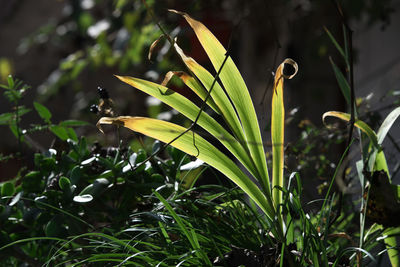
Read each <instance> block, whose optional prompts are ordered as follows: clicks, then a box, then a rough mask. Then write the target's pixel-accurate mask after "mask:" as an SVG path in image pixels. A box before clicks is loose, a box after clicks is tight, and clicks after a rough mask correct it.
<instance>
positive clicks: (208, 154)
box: [97, 116, 275, 219]
mask: <svg viewBox="0 0 400 267" xmlns="http://www.w3.org/2000/svg"><path fill="white" fill-rule="evenodd" d="M97 124H98V125H101V124H114V125H118V126H124V127H126V128H129V129H131V130H132V131H135V132H139V133H142V134H144V135H147V136H150V137H152V138H155V139H158V140H160V141H162V142H164V143H169V142H171V141H172V140H173V139H175V138H176V137H178V136H179V135H180V134H182V133H183V132H185V131H186V129H185V128H183V127H181V126H179V125H176V124H173V123H170V122H166V121H161V120H156V119H151V118H143V117H129V116H121V117H116V118H110V117H103V118H101V119H100V120H99V121H98V123H97ZM193 138H195V144H196V147H197V148H196V147H195V145H194V143H193V142H194V140H193ZM171 146H174V147H176V148H177V149H179V150H182V151H183V152H185V153H187V154H189V155H192V156H196V155H197V154H198V158H199V159H200V160H202V161H204V162H205V163H207V164H209V165H210V166H212V167H214V168H215V169H217V170H219V171H220V172H221V173H223V174H224V175H225V176H226V177H228V178H229V179H231V180H232V181H233V182H234V183H235V184H236V185H238V186H239V187H240V188H241V189H242V190H243V191H244V192H245V193H246V194H248V195H249V197H250V198H251V199H252V200H253V201H254V202H256V203H257V205H258V206H259V207H260V208H261V209H262V210H263V211H264V213H265V214H266V215H267V216H268V217H269V218H270V219H273V218H274V216H275V214H274V210H273V207H272V205H271V204H272V203H268V201H267V199H266V197H265V195H264V194H263V193H262V192H261V190H260V189H259V188H258V187H257V185H255V184H254V182H252V181H251V179H250V178H249V177H247V176H246V175H245V174H244V173H243V172H242V171H241V170H240V169H239V167H238V166H237V165H236V164H235V163H234V162H233V161H232V160H231V159H229V158H228V157H227V156H226V155H225V154H224V153H222V152H221V151H219V150H218V149H217V148H216V147H214V146H213V145H211V144H210V143H209V142H208V141H206V140H204V139H203V138H202V137H201V136H199V135H197V134H196V133H193V132H192V131H188V132H186V133H185V134H183V135H182V136H180V137H179V138H178V139H176V140H175V141H174V142H173V143H172V144H171ZM197 149H198V150H197Z"/></svg>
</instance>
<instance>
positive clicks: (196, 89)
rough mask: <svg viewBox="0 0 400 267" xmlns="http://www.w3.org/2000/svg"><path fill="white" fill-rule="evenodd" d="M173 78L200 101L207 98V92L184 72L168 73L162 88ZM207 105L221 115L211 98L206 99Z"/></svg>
mask: <svg viewBox="0 0 400 267" xmlns="http://www.w3.org/2000/svg"><path fill="white" fill-rule="evenodd" d="M173 76H176V77H178V78H179V79H181V81H182V82H183V83H184V84H186V86H187V87H189V88H190V89H191V90H192V91H193V92H194V93H195V94H196V95H198V96H199V97H200V98H201V100H203V101H204V100H205V99H206V97H207V90H206V89H205V88H204V87H203V86H202V85H201V84H200V83H199V82H198V81H197V80H196V79H195V78H193V77H192V76H190V75H189V74H187V73H186V72H184V71H169V72H168V73H167V74H166V75H165V78H164V80H163V82H162V83H161V85H163V86H167V85H168V83H169V81H170V80H171V79H172V77H173ZM207 104H208V105H209V106H210V107H211V108H212V109H213V110H214V111H215V112H216V113H217V114H221V111H220V110H219V108H218V106H217V105H216V104H215V102H214V100H213V99H212V97H208V99H207Z"/></svg>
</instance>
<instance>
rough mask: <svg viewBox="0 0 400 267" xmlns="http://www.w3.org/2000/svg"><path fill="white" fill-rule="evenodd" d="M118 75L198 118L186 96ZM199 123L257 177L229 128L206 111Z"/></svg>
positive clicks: (159, 86)
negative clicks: (226, 128)
mask: <svg viewBox="0 0 400 267" xmlns="http://www.w3.org/2000/svg"><path fill="white" fill-rule="evenodd" d="M116 77H117V78H118V79H120V80H121V81H123V82H125V83H127V84H129V85H131V86H133V87H135V88H137V89H139V90H141V91H143V92H145V93H147V94H149V95H151V96H154V97H155V98H157V99H159V100H161V101H162V102H164V103H165V104H167V105H169V106H171V107H172V108H174V109H176V110H177V111H179V112H180V113H182V114H183V115H184V116H186V117H187V118H188V119H190V120H192V121H194V120H195V119H196V117H197V114H198V113H199V112H200V109H199V108H198V107H197V106H196V105H195V104H193V103H192V102H191V101H190V100H188V99H187V98H186V97H184V96H182V95H180V94H178V93H176V92H174V91H172V90H171V89H169V88H167V87H165V86H162V85H159V84H156V83H152V82H149V81H145V80H142V79H137V78H133V77H128V76H116ZM197 124H198V125H200V126H201V127H202V128H203V129H204V130H206V131H208V132H209V133H210V134H211V135H213V136H215V138H217V139H218V140H219V141H220V142H221V143H222V144H223V145H224V146H225V147H226V148H227V149H228V150H229V151H230V152H231V153H232V154H233V155H234V156H235V157H236V158H237V159H238V160H239V161H240V162H241V163H242V164H243V166H245V167H246V168H247V169H248V170H249V172H250V173H251V174H252V175H254V177H257V174H258V172H257V169H256V167H255V165H254V163H253V162H252V161H251V159H250V158H249V156H248V154H247V152H246V150H245V149H244V148H243V147H242V144H241V143H240V141H239V142H238V140H236V139H235V138H234V137H233V136H232V135H231V134H230V133H229V132H228V131H227V130H225V129H224V128H223V127H222V126H221V125H220V124H219V123H218V122H216V121H215V120H214V119H213V118H212V117H211V116H209V115H208V114H207V113H205V112H202V113H201V115H200V117H199V119H198V121H197Z"/></svg>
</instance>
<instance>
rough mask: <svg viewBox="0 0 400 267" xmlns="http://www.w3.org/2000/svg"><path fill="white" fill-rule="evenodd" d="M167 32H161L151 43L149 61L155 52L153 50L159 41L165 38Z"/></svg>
mask: <svg viewBox="0 0 400 267" xmlns="http://www.w3.org/2000/svg"><path fill="white" fill-rule="evenodd" d="M165 37H166V36H165V34H161V35H160V36H159V37H158V38H157V39H156V40H155V41H154V42H153V43H152V44H151V45H150V48H149V53H148V55H147V58H148V59H149V61H151V56H152V54H153V50H154V49H155V48H156V47H157V45H158V43H159V42H160V41H161V40H162V39H163V38H165Z"/></svg>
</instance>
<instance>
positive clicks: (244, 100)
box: [98, 11, 297, 242]
mask: <svg viewBox="0 0 400 267" xmlns="http://www.w3.org/2000/svg"><path fill="white" fill-rule="evenodd" d="M173 12H175V13H178V14H181V15H182V16H183V17H184V18H185V19H186V21H187V22H188V23H189V25H190V26H191V27H192V28H193V30H194V31H195V33H196V35H197V37H198V39H199V41H200V43H201V44H202V46H203V48H204V49H205V51H206V53H207V54H208V56H209V58H210V60H211V62H212V64H213V66H214V69H215V71H216V72H217V75H216V76H215V77H214V76H213V75H211V74H210V73H209V72H208V71H207V70H206V69H204V68H203V67H201V66H200V65H199V64H197V63H196V62H195V61H194V59H192V58H189V57H187V56H186V55H185V54H184V52H183V51H182V50H181V49H180V47H179V46H178V44H177V43H176V41H172V40H171V42H172V43H173V45H174V47H175V50H176V52H177V53H178V54H179V56H180V57H181V59H182V60H183V62H184V63H185V64H186V66H187V68H188V69H189V71H190V72H191V73H192V74H193V76H190V75H188V74H184V75H178V76H179V77H180V78H181V79H182V81H183V82H184V83H185V84H187V85H188V86H189V87H190V88H192V89H193V91H194V92H196V93H197V94H198V95H199V96H200V97H201V98H202V99H203V101H204V102H203V103H207V104H209V106H210V107H211V108H213V109H214V110H215V111H216V112H217V113H218V114H220V115H221V117H222V118H223V119H224V121H225V122H226V124H227V125H228V127H229V129H228V130H227V129H225V128H224V127H223V126H222V125H221V124H219V123H218V122H217V121H216V120H215V119H213V118H212V117H211V116H209V115H208V114H207V113H206V112H205V111H204V106H203V107H201V108H199V107H197V106H196V105H195V104H193V103H192V102H191V101H190V100H189V99H187V98H185V97H183V96H182V95H180V94H178V93H176V92H173V91H172V90H171V89H168V88H167V87H165V86H163V85H159V84H155V83H152V82H148V81H144V80H141V79H137V78H131V77H121V76H117V77H118V78H119V79H120V80H122V81H124V82H126V83H128V84H130V85H132V86H133V87H136V88H138V89H139V90H142V91H144V92H146V93H148V94H150V95H152V96H154V97H156V98H158V99H160V100H161V101H163V102H164V103H166V104H168V105H170V106H171V107H173V108H175V109H176V110H178V111H179V112H181V113H182V114H183V115H185V116H186V117H187V118H189V119H190V120H192V121H193V122H194V123H193V125H194V124H198V125H199V126H201V127H202V128H203V129H204V130H206V131H207V132H209V133H210V134H211V135H212V136H214V137H215V138H217V139H218V140H219V141H220V142H221V143H222V144H223V145H224V146H225V147H226V148H227V149H228V150H229V151H230V152H231V153H232V154H233V155H234V156H235V158H236V159H237V160H238V161H239V162H240V163H241V164H243V166H245V167H246V168H247V170H248V171H249V172H250V173H251V174H252V175H253V176H254V177H255V178H256V179H257V181H258V183H259V184H260V185H261V189H260V188H259V187H258V185H257V184H256V183H254V182H253V181H252V180H251V178H250V177H248V176H246V175H245V174H244V173H243V172H242V171H241V170H240V169H239V167H238V166H237V165H236V163H234V162H233V161H232V160H230V159H229V158H228V157H227V156H226V155H225V154H224V153H222V152H221V151H220V150H218V149H217V148H216V147H215V146H213V145H212V144H210V143H209V142H208V141H207V140H205V139H204V138H202V137H201V136H200V135H198V134H196V133H195V132H194V131H192V127H193V126H192V127H190V128H189V129H185V128H183V127H181V126H178V125H176V124H172V123H169V122H164V121H160V120H155V119H150V118H141V117H116V118H110V117H103V118H101V119H100V120H99V122H98V125H100V124H116V125H119V126H124V127H127V128H129V129H131V130H134V131H136V132H140V133H143V134H145V135H148V136H150V137H153V138H156V139H159V140H161V141H163V142H165V143H167V144H168V145H172V146H174V147H176V148H178V149H180V150H182V151H184V152H185V153H188V154H190V155H193V156H196V157H197V158H199V159H201V160H202V161H204V162H206V163H207V164H209V165H210V166H213V167H214V168H216V169H217V170H219V171H221V172H222V173H223V174H225V175H226V176H227V177H228V178H230V179H231V180H232V181H233V182H234V183H235V184H237V185H238V186H239V187H240V188H241V189H242V190H243V191H244V192H246V193H247V194H248V195H249V196H250V198H251V199H252V200H253V201H254V202H255V203H257V205H258V206H259V207H260V208H261V209H262V210H263V212H264V213H265V215H266V216H267V217H268V219H269V220H270V221H271V222H274V221H276V220H277V223H275V224H274V225H275V227H274V228H272V229H271V231H272V232H273V234H274V236H275V237H276V238H277V239H278V240H280V241H281V242H285V240H284V236H285V226H284V223H283V218H282V217H281V212H280V209H281V206H282V205H283V199H282V188H283V187H284V181H283V135H284V124H283V121H284V106H283V80H284V78H291V77H292V76H293V75H294V74H293V75H291V76H286V75H284V74H283V69H284V64H291V65H292V66H294V67H295V71H296V72H297V65H296V63H295V62H294V61H293V60H289V59H288V60H285V61H284V63H282V64H281V65H280V66H279V68H278V70H277V72H276V76H275V84H274V97H273V107H272V110H273V111H272V113H273V117H272V126H271V133H272V145H273V154H274V157H273V177H272V185H273V187H271V185H270V182H269V174H268V170H267V165H266V159H265V153H264V148H263V146H262V145H260V144H261V143H262V139H261V134H260V130H259V126H258V121H257V117H256V114H255V110H254V107H253V104H252V101H251V98H250V95H249V92H248V90H247V89H246V85H245V83H244V81H243V79H242V77H241V75H240V73H239V71H238V69H237V67H236V66H235V64H234V63H233V61H232V59H231V58H230V56H229V51H228V52H227V51H226V50H225V49H224V47H223V46H222V45H221V44H220V43H219V41H218V40H217V39H216V38H215V37H214V35H213V34H212V33H211V32H210V31H209V30H208V29H207V28H206V27H205V26H204V25H203V24H202V23H200V22H198V21H196V20H194V19H192V18H191V17H190V16H189V15H187V14H185V13H180V12H177V11H173ZM219 80H220V81H221V83H220V82H219ZM223 88H224V89H223ZM231 103H232V104H231ZM230 132H231V133H230Z"/></svg>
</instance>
